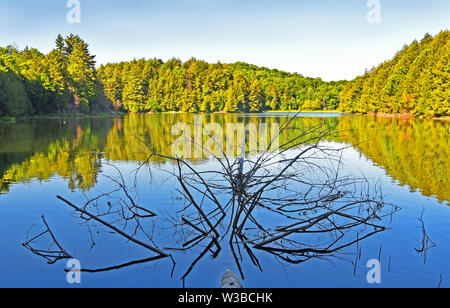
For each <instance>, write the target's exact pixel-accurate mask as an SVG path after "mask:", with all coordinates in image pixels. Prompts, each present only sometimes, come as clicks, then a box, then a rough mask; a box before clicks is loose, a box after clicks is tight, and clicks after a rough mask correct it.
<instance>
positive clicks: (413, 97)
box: [340, 31, 450, 117]
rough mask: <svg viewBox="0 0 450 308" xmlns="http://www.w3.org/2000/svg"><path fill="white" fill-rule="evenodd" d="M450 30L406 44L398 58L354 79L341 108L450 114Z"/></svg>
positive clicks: (349, 85)
mask: <svg viewBox="0 0 450 308" xmlns="http://www.w3.org/2000/svg"><path fill="white" fill-rule="evenodd" d="M449 60H450V31H443V32H441V33H439V34H438V35H436V36H435V37H432V36H431V35H429V34H427V35H426V36H425V37H424V38H423V39H422V40H421V41H420V42H418V41H414V42H413V43H412V44H411V45H408V46H405V47H404V48H403V49H402V50H401V51H399V52H398V53H397V54H396V55H395V57H394V58H393V59H392V60H390V61H386V62H384V63H382V64H381V65H380V66H379V67H377V68H374V69H372V70H371V71H369V72H367V73H366V74H365V75H364V76H360V77H358V78H356V79H355V80H353V81H352V82H350V83H349V84H348V85H347V86H346V87H345V89H344V90H343V91H342V93H341V104H340V109H341V110H342V111H345V112H352V113H371V112H374V113H376V112H379V113H394V114H399V113H409V114H412V115H418V116H428V117H434V116H446V115H447V116H448V115H450V61H449Z"/></svg>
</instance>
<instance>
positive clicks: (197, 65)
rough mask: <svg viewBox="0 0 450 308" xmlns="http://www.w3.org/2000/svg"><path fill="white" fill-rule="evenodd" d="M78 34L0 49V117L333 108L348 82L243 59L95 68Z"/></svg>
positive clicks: (137, 62) (140, 62)
mask: <svg viewBox="0 0 450 308" xmlns="http://www.w3.org/2000/svg"><path fill="white" fill-rule="evenodd" d="M94 59H95V56H93V55H91V53H90V51H89V46H88V44H87V43H86V42H85V41H83V40H82V39H81V38H80V37H79V36H77V35H73V34H71V35H69V36H67V37H66V38H63V37H62V36H61V35H59V36H58V37H57V39H56V46H55V48H54V49H53V50H52V51H51V52H50V53H48V54H43V53H41V52H39V51H38V50H37V49H34V48H28V47H27V48H25V49H24V50H18V49H17V48H15V47H13V46H8V47H6V48H0V116H14V117H16V116H24V115H32V114H37V113H40V114H49V113H93V112H102V111H105V110H108V109H111V108H112V107H115V108H116V109H120V110H123V111H126V112H132V113H136V112H148V111H153V112H165V111H185V112H215V111H227V112H238V111H239V112H258V111H267V110H299V109H304V110H321V109H329V110H335V109H336V108H337V107H338V105H339V93H340V91H341V90H342V89H343V88H344V85H345V83H346V82H344V81H341V82H330V83H328V82H324V81H322V80H321V79H319V78H306V77H303V76H301V75H299V74H289V73H286V72H282V71H278V70H269V69H267V68H261V67H257V66H254V65H249V64H246V63H234V64H221V63H216V64H209V63H206V62H204V61H199V60H196V59H191V60H189V61H187V62H185V63H183V62H182V61H180V60H178V59H172V60H169V61H167V62H163V61H162V60H157V59H151V60H145V59H142V60H133V61H130V62H122V63H117V64H107V65H105V66H101V67H100V68H99V69H97V70H96V69H95V63H96V62H95V60H94Z"/></svg>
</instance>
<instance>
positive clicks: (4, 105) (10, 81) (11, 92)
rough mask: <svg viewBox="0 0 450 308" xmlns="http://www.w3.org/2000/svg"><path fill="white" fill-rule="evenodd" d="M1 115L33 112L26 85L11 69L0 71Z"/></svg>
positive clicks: (20, 114) (18, 114) (19, 114)
mask: <svg viewBox="0 0 450 308" xmlns="http://www.w3.org/2000/svg"><path fill="white" fill-rule="evenodd" d="M0 89H1V91H0V115H9V116H13V117H15V116H22V115H26V114H30V113H32V112H33V106H32V104H31V102H30V100H29V98H28V95H27V92H26V89H25V85H24V83H23V82H22V80H20V79H19V78H18V77H17V75H16V74H14V73H13V72H11V71H6V72H2V71H0Z"/></svg>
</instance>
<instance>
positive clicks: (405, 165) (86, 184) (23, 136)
mask: <svg viewBox="0 0 450 308" xmlns="http://www.w3.org/2000/svg"><path fill="white" fill-rule="evenodd" d="M193 117H194V116H193V115H191V114H166V115H130V116H125V117H123V118H88V119H65V120H40V121H27V122H18V123H16V124H1V125H0V135H1V136H2V137H1V139H0V192H3V193H7V192H8V191H9V188H10V186H11V185H13V184H14V183H24V182H29V181H31V180H33V179H37V180H39V181H45V180H49V179H51V178H52V177H53V176H60V177H62V178H64V179H66V180H67V181H68V186H69V189H71V190H74V189H82V190H88V189H90V188H92V187H94V186H95V185H96V184H97V176H98V173H99V172H100V170H101V164H102V160H106V161H111V162H117V161H128V162H142V161H144V160H145V159H146V158H147V154H148V152H147V151H145V150H143V149H144V148H145V147H144V146H143V145H142V140H146V141H147V144H148V145H150V147H151V151H153V152H157V153H162V154H167V155H170V154H171V145H172V143H173V142H174V140H175V139H176V136H173V135H172V134H171V129H172V127H173V125H175V124H176V123H193V122H194V118H193ZM202 118H203V119H202V120H203V123H209V122H216V123H219V124H220V125H225V124H226V123H236V122H245V123H246V124H247V123H255V124H257V125H259V124H261V123H273V122H277V123H283V121H285V120H286V118H285V117H284V116H277V115H264V116H258V117H256V116H251V117H245V116H242V115H235V114H212V115H202ZM320 123H324V124H325V125H327V126H329V127H333V126H335V125H338V129H339V130H340V133H339V135H337V136H333V137H329V138H328V140H333V141H337V142H345V143H348V144H351V145H352V146H353V147H355V148H357V149H358V150H359V151H360V152H361V153H362V154H364V155H365V156H366V157H368V158H370V159H371V160H372V161H373V162H374V163H376V164H377V165H378V166H380V167H382V168H384V169H385V171H386V173H387V174H388V175H390V176H391V177H392V178H393V179H395V180H397V181H398V182H399V183H400V185H408V186H409V187H410V188H411V191H415V190H420V192H421V193H422V194H423V195H425V196H430V197H431V196H433V197H436V198H437V199H438V200H439V201H441V202H443V201H449V200H450V189H449V187H450V183H449V179H450V162H449V160H448V157H449V154H450V146H449V137H450V125H449V124H448V123H446V122H438V121H431V120H418V119H397V118H372V117H340V118H338V117H331V118H320V117H316V118H299V119H297V120H296V121H295V123H294V128H293V129H292V130H289V131H286V132H285V133H283V134H282V136H281V143H283V140H288V139H289V138H290V137H292V136H293V135H295V133H296V131H297V130H304V129H305V128H307V127H313V126H315V125H318V124H320ZM137 137H139V138H137ZM162 162H164V159H163V158H161V157H155V158H154V163H162Z"/></svg>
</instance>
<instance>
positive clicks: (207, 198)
mask: <svg viewBox="0 0 450 308" xmlns="http://www.w3.org/2000/svg"><path fill="white" fill-rule="evenodd" d="M295 118H296V117H292V118H291V119H289V120H288V121H286V122H285V123H283V125H282V126H281V128H280V131H279V134H278V135H277V136H272V141H271V142H270V143H269V145H268V147H267V148H266V149H265V150H264V151H262V152H251V151H250V150H247V149H250V147H249V142H248V140H247V138H245V141H244V143H243V144H242V145H240V148H241V155H240V156H238V157H228V156H227V155H226V153H225V151H224V149H223V145H222V144H221V143H220V142H217V141H216V146H217V148H218V149H219V151H221V153H220V154H221V155H217V154H215V153H210V154H212V157H213V160H215V162H216V166H218V167H217V168H215V169H214V170H206V171H201V170H199V169H198V168H196V166H195V165H194V164H193V163H192V162H191V161H189V160H187V159H183V158H182V157H170V156H166V155H162V154H158V153H152V152H151V148H152V147H151V145H150V143H149V142H145V141H143V140H142V142H143V143H144V144H146V145H147V147H148V149H149V151H150V152H149V156H148V159H147V160H146V161H145V162H143V163H142V164H141V166H140V167H139V168H138V169H137V170H136V173H137V172H139V170H140V169H141V168H142V167H143V166H148V168H150V169H151V168H152V165H151V161H152V159H154V158H159V159H161V158H163V159H166V160H169V161H171V162H173V170H172V171H170V173H171V176H173V177H175V178H176V179H177V182H178V188H177V191H178V193H179V194H180V196H181V198H180V200H182V201H183V204H182V205H181V208H180V210H179V211H178V212H177V213H176V215H175V216H174V217H172V224H173V226H174V229H173V230H179V231H180V230H181V231H180V232H174V234H173V235H172V236H173V238H174V245H173V246H172V247H165V248H158V247H157V245H156V244H155V241H154V236H152V235H151V234H148V232H147V231H146V228H145V227H144V226H143V221H144V220H145V221H146V220H148V219H156V218H155V217H156V213H155V212H154V211H152V210H150V209H149V208H148V207H143V206H140V205H138V204H137V202H135V200H134V198H133V196H132V194H130V192H129V190H128V188H127V186H126V184H125V180H124V178H123V176H122V174H121V172H120V170H119V169H118V168H117V167H115V166H113V168H115V169H116V170H117V172H118V174H119V176H118V178H113V177H111V176H107V178H108V179H110V180H111V181H112V183H113V184H114V185H115V186H116V189H115V190H113V191H111V192H109V193H105V194H101V195H99V196H97V197H95V198H93V199H88V200H87V202H86V203H85V204H84V205H83V206H76V205H74V204H73V203H71V202H70V201H68V200H66V199H64V198H62V197H58V198H59V199H60V200H62V201H63V202H64V203H65V204H67V205H69V206H70V207H72V208H73V209H74V210H75V212H76V213H78V217H79V218H80V219H82V220H83V221H84V223H85V224H86V225H87V226H88V227H89V228H90V227H92V226H93V225H94V227H96V228H102V227H103V228H104V227H106V228H107V229H109V230H110V231H112V232H114V233H116V234H119V235H121V236H122V237H124V238H125V239H127V240H128V241H130V242H133V243H134V244H137V245H140V246H142V247H145V248H147V249H148V250H150V251H152V252H153V253H156V257H152V258H150V259H145V260H147V261H148V260H154V259H153V258H156V259H159V258H167V257H172V255H171V254H169V253H168V252H186V251H191V250H194V249H196V250H198V248H199V247H202V248H201V249H200V251H201V252H200V254H199V255H198V256H197V257H196V258H195V259H194V260H193V261H192V263H191V265H190V266H189V267H188V268H187V269H186V271H185V272H184V274H183V275H182V277H181V279H182V280H183V283H185V280H186V278H187V277H188V276H189V274H190V273H191V272H192V271H193V270H194V268H195V266H196V265H197V264H198V262H199V261H200V260H202V259H203V258H204V257H205V256H206V255H208V254H210V255H211V256H212V258H217V257H218V256H219V254H220V253H221V252H222V251H223V249H226V248H227V249H230V251H231V253H232V255H233V257H234V261H235V263H236V266H237V268H238V269H239V272H240V274H241V276H242V278H243V279H244V278H245V276H244V269H243V268H242V266H241V264H242V261H243V260H244V257H245V256H247V257H248V258H249V260H250V261H251V262H252V263H253V264H254V265H255V266H257V267H258V268H260V269H262V266H261V264H260V261H259V258H258V254H260V253H269V254H271V255H273V256H275V257H276V258H278V259H280V260H282V261H284V262H287V263H290V264H299V263H302V262H306V261H308V260H310V259H312V258H324V257H332V256H336V255H337V254H339V253H340V252H341V251H343V250H344V249H345V248H347V247H350V246H352V245H355V244H359V242H361V241H363V240H365V239H367V238H369V237H371V236H372V235H374V234H376V233H379V232H382V231H384V230H386V228H387V227H386V225H385V222H384V219H385V218H386V217H392V215H393V213H395V212H396V211H398V208H397V207H396V206H394V205H391V204H387V203H385V202H384V200H383V195H382V193H381V192H380V191H379V190H378V188H377V187H376V186H374V187H372V185H370V183H369V181H368V180H367V179H365V178H364V177H360V178H358V177H352V176H344V175H341V173H342V169H343V167H342V165H343V162H342V151H343V150H344V149H345V148H337V147H334V148H333V147H330V145H329V144H327V143H326V142H324V141H325V138H327V137H329V136H330V135H333V134H334V133H336V130H335V128H327V127H325V126H324V125H319V126H315V127H311V128H308V129H305V130H304V131H301V132H300V133H298V134H296V135H295V136H294V137H292V138H289V139H288V140H287V141H286V142H284V143H282V144H281V145H280V147H279V148H276V149H274V148H273V147H272V145H273V143H274V142H275V139H276V138H279V137H280V136H281V135H282V134H284V133H286V132H288V131H289V132H291V131H292V129H293V122H294V119H295ZM205 134H206V135H208V136H209V137H210V138H212V139H213V140H214V136H213V134H212V133H211V132H205ZM192 142H193V141H192ZM136 178H137V176H136V177H135V179H136ZM117 194H120V197H118V196H117ZM119 226H120V227H119ZM130 229H131V230H133V231H132V232H128V233H127V232H126V231H125V230H130ZM138 237H144V238H146V240H147V241H146V242H144V241H143V240H139V239H138ZM176 237H178V238H176ZM92 241H93V240H92ZM178 242H181V244H179V245H176V244H175V243H178ZM149 243H151V244H149ZM145 260H141V261H135V262H131V263H130V262H129V263H126V264H124V265H119V266H116V267H107V268H105V269H99V270H90V271H89V272H98V271H104V270H109V269H111V268H113V269H118V268H121V267H122V266H129V265H134V264H139V263H140V262H144V261H145ZM172 260H173V258H172ZM174 262H175V261H174ZM174 264H175V263H174ZM172 272H173V270H172Z"/></svg>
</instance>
